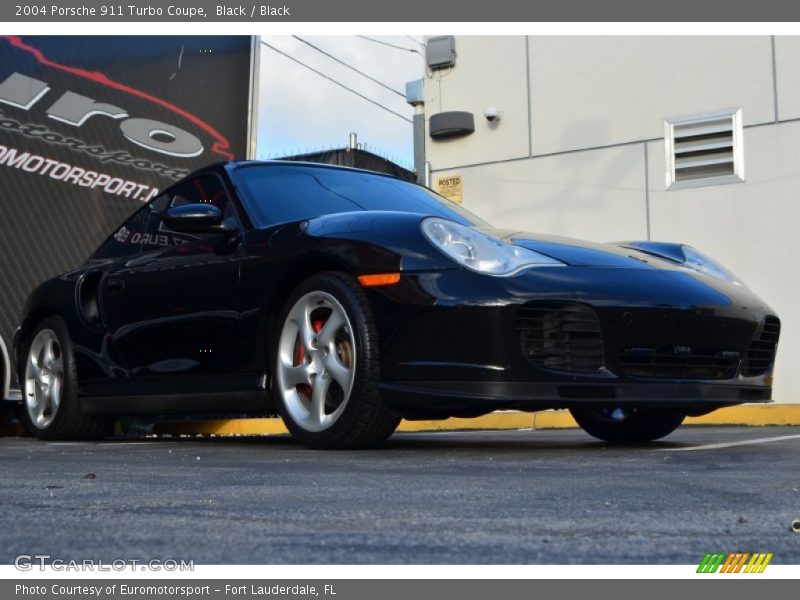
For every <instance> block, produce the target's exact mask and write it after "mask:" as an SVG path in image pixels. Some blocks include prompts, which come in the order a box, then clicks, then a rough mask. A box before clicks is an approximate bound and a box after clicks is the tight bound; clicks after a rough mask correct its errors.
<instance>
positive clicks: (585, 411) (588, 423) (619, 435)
mask: <svg viewBox="0 0 800 600" xmlns="http://www.w3.org/2000/svg"><path fill="white" fill-rule="evenodd" d="M569 412H570V413H572V416H573V418H574V419H575V421H577V423H578V425H579V426H580V428H581V429H583V430H584V431H585V432H586V433H588V434H589V435H591V436H592V437H596V438H598V439H601V440H604V441H606V442H611V443H614V444H635V443H641V442H651V441H653V440H657V439H660V438H663V437H665V436H667V435H669V434H670V433H672V432H673V431H675V430H676V429H677V428H678V426H679V425H680V424H681V423H682V422H683V419H684V417H685V416H686V415H684V414H683V413H681V412H677V411H674V410H666V409H652V408H650V409H645V408H619V407H576V408H571V409H569Z"/></svg>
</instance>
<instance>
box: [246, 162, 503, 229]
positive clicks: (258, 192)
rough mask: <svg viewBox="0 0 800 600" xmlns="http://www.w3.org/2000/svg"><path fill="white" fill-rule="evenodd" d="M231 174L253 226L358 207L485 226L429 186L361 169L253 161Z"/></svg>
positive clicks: (342, 211)
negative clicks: (255, 163)
mask: <svg viewBox="0 0 800 600" xmlns="http://www.w3.org/2000/svg"><path fill="white" fill-rule="evenodd" d="M233 178H234V180H235V182H236V186H237V187H238V188H239V190H240V192H241V193H242V195H243V196H244V198H243V200H244V201H245V203H246V205H247V206H246V208H247V210H248V213H249V214H250V217H251V219H252V221H253V224H254V225H255V226H256V227H268V226H270V225H274V224H276V223H287V222H290V221H300V220H303V219H311V218H314V217H319V216H322V215H331V214H337V213H344V212H353V211H359V210H385V211H401V212H411V213H419V214H423V215H432V216H437V217H443V218H445V219H450V220H452V221H456V222H457V223H461V224H463V225H468V226H476V227H488V226H489V225H488V224H487V223H486V222H484V221H482V220H481V219H479V218H478V217H476V216H475V215H473V214H472V213H470V212H468V211H466V210H464V209H463V208H461V207H460V206H458V205H457V204H454V203H453V202H450V201H449V200H447V199H446V198H444V197H442V196H439V195H438V194H435V193H434V192H432V191H430V190H428V189H427V188H424V187H422V186H419V185H415V184H412V183H409V182H406V181H402V180H400V179H394V178H392V177H386V176H383V175H377V174H371V173H365V172H363V171H356V170H348V169H332V168H328V167H315V166H306V165H275V164H272V165H270V164H261V165H258V164H257V165H248V166H245V167H240V168H238V169H236V170H234V171H233Z"/></svg>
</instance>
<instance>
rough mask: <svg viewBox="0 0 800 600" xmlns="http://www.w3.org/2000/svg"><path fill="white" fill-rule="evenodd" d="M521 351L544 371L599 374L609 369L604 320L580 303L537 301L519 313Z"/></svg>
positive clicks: (524, 307) (527, 305) (518, 329)
mask: <svg viewBox="0 0 800 600" xmlns="http://www.w3.org/2000/svg"><path fill="white" fill-rule="evenodd" d="M517 337H518V339H519V342H520V348H521V350H522V353H523V354H524V355H525V358H527V359H528V360H529V361H530V362H531V363H533V364H534V365H536V366H537V367H541V368H544V369H552V370H555V371H567V372H573V373H598V372H600V371H602V370H603V369H604V367H605V349H604V345H603V331H602V328H601V326H600V320H599V319H598V318H597V315H596V314H595V312H594V310H592V309H591V308H590V307H589V306H587V305H585V304H580V303H578V302H536V303H529V304H526V305H524V306H522V307H520V309H519V312H518V314H517Z"/></svg>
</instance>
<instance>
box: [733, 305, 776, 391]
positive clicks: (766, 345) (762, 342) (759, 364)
mask: <svg viewBox="0 0 800 600" xmlns="http://www.w3.org/2000/svg"><path fill="white" fill-rule="evenodd" d="M780 335H781V322H780V321H779V320H778V318H777V317H767V318H765V319H764V320H763V321H762V322H761V324H760V325H759V327H758V329H757V330H756V334H755V336H754V337H753V341H752V342H750V347H749V348H747V355H746V356H745V360H744V364H743V365H742V375H744V376H745V377H758V376H759V375H763V374H764V373H766V372H767V371H769V370H770V368H772V365H773V363H774V362H775V353H776V352H777V350H778V338H779V337H780Z"/></svg>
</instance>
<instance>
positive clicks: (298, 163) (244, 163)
mask: <svg viewBox="0 0 800 600" xmlns="http://www.w3.org/2000/svg"><path fill="white" fill-rule="evenodd" d="M258 165H264V166H272V165H277V166H282V167H315V168H317V167H318V168H321V169H334V170H337V171H349V172H354V173H366V174H368V175H376V176H378V177H386V178H388V179H396V180H398V181H405V182H406V183H411V184H414V182H413V181H407V180H405V179H400V178H399V177H395V176H393V175H389V174H388V173H380V172H378V171H369V170H367V169H357V168H354V167H346V166H344V165H331V164H328V163H318V162H310V161H302V160H233V161H230V162H227V163H216V164H214V165H209V166H208V167H205V168H209V169H210V168H212V167H219V166H223V167H224V168H226V169H234V170H235V169H241V168H247V167H253V166H258Z"/></svg>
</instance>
